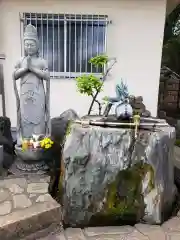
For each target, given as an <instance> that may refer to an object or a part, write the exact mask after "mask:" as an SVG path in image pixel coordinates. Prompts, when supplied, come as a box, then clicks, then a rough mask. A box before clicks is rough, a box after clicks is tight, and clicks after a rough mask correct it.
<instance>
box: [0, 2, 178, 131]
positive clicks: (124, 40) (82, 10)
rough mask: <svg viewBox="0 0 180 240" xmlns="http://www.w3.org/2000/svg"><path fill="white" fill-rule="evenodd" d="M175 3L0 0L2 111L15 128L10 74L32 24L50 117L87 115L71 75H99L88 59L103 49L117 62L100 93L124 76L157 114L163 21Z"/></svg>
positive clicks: (85, 102)
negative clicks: (70, 112)
mask: <svg viewBox="0 0 180 240" xmlns="http://www.w3.org/2000/svg"><path fill="white" fill-rule="evenodd" d="M176 4H177V1H175V0H174V2H173V4H172V1H170V2H168V3H167V2H166V0H118V1H117V0H111V1H108V0H96V1H95V0H84V1H83V0H76V1H75V0H51V1H50V0H32V1H27V0H0V32H1V34H0V54H1V55H0V56H4V60H3V61H2V64H3V72H4V90H5V105H6V115H7V116H8V117H10V119H11V122H12V126H13V127H15V126H16V103H15V95H14V92H13V82H12V72H13V68H14V65H15V63H16V62H17V60H18V59H19V58H20V57H21V55H22V54H23V41H22V37H23V29H24V26H25V25H26V24H28V23H32V24H34V25H35V26H36V27H37V29H38V33H39V37H40V54H41V55H43V56H44V58H46V59H48V63H49V69H50V71H51V78H52V79H51V116H52V117H54V116H58V115H59V114H60V113H61V112H63V111H64V110H66V109H68V108H72V109H74V110H76V111H77V112H78V114H79V115H84V114H86V113H87V108H88V106H89V102H90V98H89V97H85V96H81V95H80V94H79V93H77V89H76V82H75V79H74V78H75V77H76V76H78V75H79V74H84V73H91V72H93V73H96V74H99V72H100V70H99V69H93V68H92V67H91V65H90V64H89V63H88V60H89V58H90V57H91V56H96V55H97V54H101V53H104V52H106V53H107V55H108V56H109V57H116V59H117V64H116V65H115V66H114V68H113V69H112V72H111V74H110V75H109V77H108V80H107V81H106V83H105V86H104V92H103V93H102V96H105V95H113V94H114V88H115V84H116V82H117V81H119V80H121V79H123V80H124V81H125V82H126V83H127V84H128V87H129V90H130V93H132V94H134V95H142V96H143V98H144V103H145V105H146V107H147V109H148V110H150V111H151V113H152V115H156V112H157V103H158V89H159V76H160V65H161V53H162V43H163V31H164V23H165V16H166V8H167V11H168V12H169V11H171V10H172V9H173V8H174V7H175V5H176Z"/></svg>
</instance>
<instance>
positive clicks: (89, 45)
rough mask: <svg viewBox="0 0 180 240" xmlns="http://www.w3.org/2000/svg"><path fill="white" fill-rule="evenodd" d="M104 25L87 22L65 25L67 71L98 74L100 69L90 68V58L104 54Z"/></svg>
mask: <svg viewBox="0 0 180 240" xmlns="http://www.w3.org/2000/svg"><path fill="white" fill-rule="evenodd" d="M104 38H105V25H103V24H101V25H99V26H98V25H94V24H93V25H92V24H89V23H88V22H83V23H82V24H81V23H80V22H71V23H68V24H67V60H66V64H67V71H70V72H82V73H83V72H84V73H91V72H94V73H98V72H102V69H97V68H95V67H92V66H91V64H90V63H89V60H90V58H92V57H95V56H97V55H100V54H103V53H104V43H105V39H104Z"/></svg>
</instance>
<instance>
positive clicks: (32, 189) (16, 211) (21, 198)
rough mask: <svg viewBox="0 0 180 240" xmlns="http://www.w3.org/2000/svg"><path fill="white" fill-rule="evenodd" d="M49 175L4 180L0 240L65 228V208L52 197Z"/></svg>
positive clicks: (0, 186)
mask: <svg viewBox="0 0 180 240" xmlns="http://www.w3.org/2000/svg"><path fill="white" fill-rule="evenodd" d="M47 181H48V180H47V176H44V177H43V176H39V177H38V176H36V177H32V178H26V177H21V178H20V177H19V178H7V179H4V180H0V239H3V240H7V239H8V240H11V239H12V240H15V239H18V240H19V239H21V238H24V237H26V236H27V235H30V234H31V233H34V232H37V231H40V230H42V229H45V228H48V227H49V226H50V225H51V224H52V223H53V224H55V225H61V220H62V217H61V207H60V205H59V204H58V203H57V202H56V201H55V200H54V199H53V198H52V197H51V196H50V195H49V194H48V182H47Z"/></svg>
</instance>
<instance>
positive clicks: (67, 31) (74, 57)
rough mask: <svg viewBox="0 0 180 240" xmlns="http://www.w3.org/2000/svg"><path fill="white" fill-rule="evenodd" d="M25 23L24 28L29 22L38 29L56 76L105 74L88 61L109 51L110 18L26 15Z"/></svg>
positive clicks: (50, 65) (43, 54)
mask: <svg viewBox="0 0 180 240" xmlns="http://www.w3.org/2000/svg"><path fill="white" fill-rule="evenodd" d="M21 20H22V22H23V26H24V28H25V26H26V25H27V24H29V23H31V24H32V25H34V26H35V27H36V28H37V31H38V36H39V42H40V55H41V56H42V57H43V58H45V59H46V60H48V65H49V70H50V72H51V73H52V75H53V76H55V77H56V76H57V77H61V76H62V77H76V76H78V75H79V74H81V73H82V74H84V73H97V74H98V73H101V72H102V69H100V68H95V67H93V66H92V65H91V64H90V63H89V62H88V61H89V59H90V58H91V57H94V56H97V55H99V54H104V53H105V52H106V31H107V24H108V19H107V16H105V15H72V14H63V15H62V14H35V13H24V14H23V16H21ZM22 33H23V32H22ZM21 38H23V35H22V36H21ZM22 42H23V41H22Z"/></svg>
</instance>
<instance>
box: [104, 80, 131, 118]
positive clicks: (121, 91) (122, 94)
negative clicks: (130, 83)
mask: <svg viewBox="0 0 180 240" xmlns="http://www.w3.org/2000/svg"><path fill="white" fill-rule="evenodd" d="M107 101H108V104H107V107H106V109H105V111H104V114H103V115H104V116H105V117H107V116H108V114H109V112H110V110H111V107H112V106H113V105H115V116H116V118H117V119H129V118H130V117H132V115H133V110H132V107H131V105H130V104H129V93H128V88H127V86H126V85H125V84H124V83H123V82H122V81H121V84H116V97H108V99H107Z"/></svg>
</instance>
